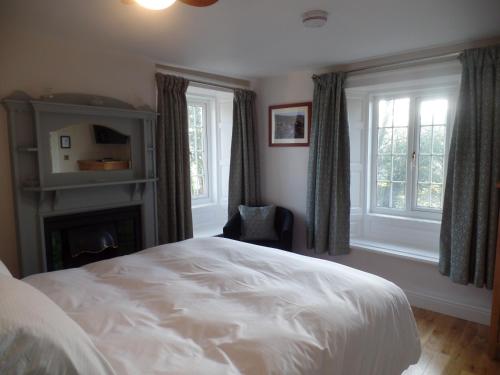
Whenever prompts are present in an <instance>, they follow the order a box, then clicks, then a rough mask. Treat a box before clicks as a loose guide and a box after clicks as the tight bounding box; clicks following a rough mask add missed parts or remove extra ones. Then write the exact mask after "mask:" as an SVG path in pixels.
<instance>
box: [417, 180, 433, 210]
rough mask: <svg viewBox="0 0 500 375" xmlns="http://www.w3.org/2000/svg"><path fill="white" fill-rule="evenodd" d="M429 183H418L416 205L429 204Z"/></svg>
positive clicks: (426, 205)
mask: <svg viewBox="0 0 500 375" xmlns="http://www.w3.org/2000/svg"><path fill="white" fill-rule="evenodd" d="M430 190H431V185H430V184H418V187H417V206H418V207H423V208H428V207H430V205H431V202H430Z"/></svg>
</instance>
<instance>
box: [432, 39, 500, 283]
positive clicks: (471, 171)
mask: <svg viewBox="0 0 500 375" xmlns="http://www.w3.org/2000/svg"><path fill="white" fill-rule="evenodd" d="M461 62H462V84H461V89H460V97H459V100H458V106H457V114H456V120H455V127H454V129H453V135H452V142H451V146H450V156H449V160H448V173H447V178H446V189H445V196H444V204H443V220H442V224H441V241H440V259H439V270H440V272H441V273H442V274H444V275H447V276H449V277H450V278H451V280H452V281H454V282H456V283H460V284H468V283H474V285H476V286H477V287H483V286H485V285H486V287H487V288H490V289H491V288H492V287H493V275H494V262H495V249H496V237H497V223H498V203H499V200H498V192H497V190H496V188H495V183H496V182H497V181H500V174H499V171H500V47H498V46H497V47H492V48H482V49H473V50H468V51H465V52H464V53H463V54H462V55H461Z"/></svg>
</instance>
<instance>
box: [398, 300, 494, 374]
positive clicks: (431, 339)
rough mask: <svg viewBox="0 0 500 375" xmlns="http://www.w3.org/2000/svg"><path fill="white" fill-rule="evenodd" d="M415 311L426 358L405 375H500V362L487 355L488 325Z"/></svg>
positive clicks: (425, 311)
mask: <svg viewBox="0 0 500 375" xmlns="http://www.w3.org/2000/svg"><path fill="white" fill-rule="evenodd" d="M413 311H414V314H415V319H416V320H417V325H418V330H419V332H420V340H421V342H422V356H421V357H420V361H419V362H418V363H417V364H416V365H414V366H412V367H410V368H409V369H408V370H406V371H405V372H404V373H403V374H404V375H437V374H447V375H448V374H449V375H471V374H488V375H490V374H491V375H500V362H495V361H492V360H490V359H489V358H488V355H487V347H488V327H487V326H484V325H481V324H477V323H472V322H468V321H466V320H462V319H458V318H453V317H451V316H447V315H441V314H438V313H435V312H431V311H427V310H422V309H418V308H414V309H413Z"/></svg>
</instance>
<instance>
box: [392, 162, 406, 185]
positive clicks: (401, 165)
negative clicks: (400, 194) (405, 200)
mask: <svg viewBox="0 0 500 375" xmlns="http://www.w3.org/2000/svg"><path fill="white" fill-rule="evenodd" d="M392 168H393V169H392V181H403V182H404V181H406V156H394V158H393V164H392Z"/></svg>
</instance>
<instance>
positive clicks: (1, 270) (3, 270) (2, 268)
mask: <svg viewBox="0 0 500 375" xmlns="http://www.w3.org/2000/svg"><path fill="white" fill-rule="evenodd" d="M0 275H3V276H10V277H12V274H11V273H10V272H9V269H8V268H7V266H6V265H5V264H3V262H2V261H1V260H0Z"/></svg>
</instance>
